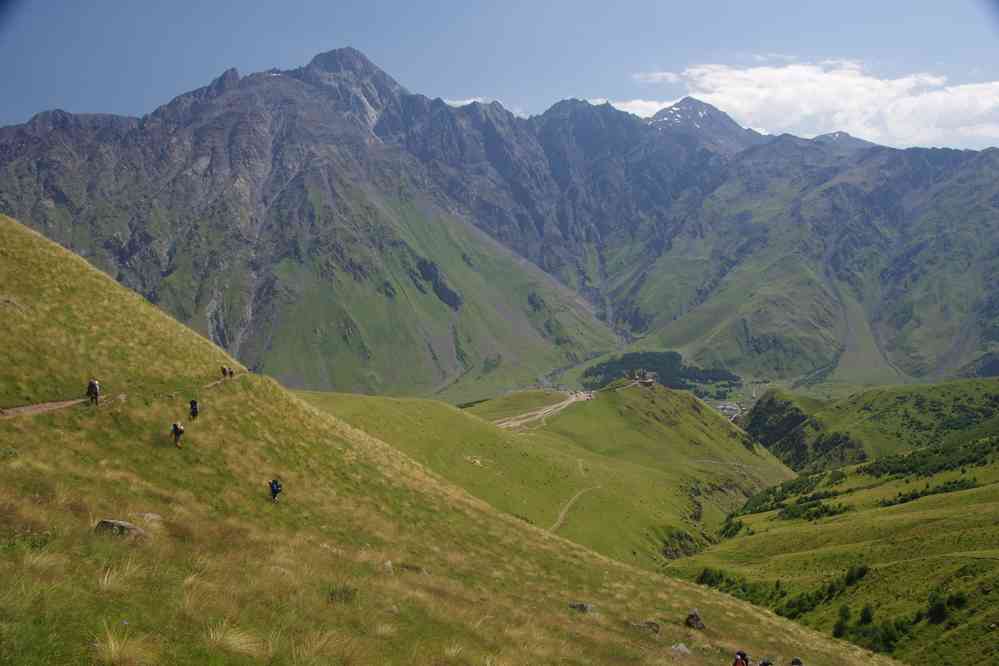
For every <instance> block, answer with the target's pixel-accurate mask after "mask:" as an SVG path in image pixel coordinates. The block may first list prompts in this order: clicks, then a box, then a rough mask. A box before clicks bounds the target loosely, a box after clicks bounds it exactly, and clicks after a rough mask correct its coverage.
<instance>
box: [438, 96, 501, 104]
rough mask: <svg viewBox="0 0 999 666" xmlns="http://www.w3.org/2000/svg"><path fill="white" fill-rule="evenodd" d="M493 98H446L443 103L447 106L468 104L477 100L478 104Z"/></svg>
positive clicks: (490, 100)
mask: <svg viewBox="0 0 999 666" xmlns="http://www.w3.org/2000/svg"><path fill="white" fill-rule="evenodd" d="M492 101H493V100H492V99H490V98H489V97H469V98H468V99H446V100H444V103H445V104H447V105H448V106H468V105H469V104H473V103H475V102H478V103H479V104H489V103H490V102H492Z"/></svg>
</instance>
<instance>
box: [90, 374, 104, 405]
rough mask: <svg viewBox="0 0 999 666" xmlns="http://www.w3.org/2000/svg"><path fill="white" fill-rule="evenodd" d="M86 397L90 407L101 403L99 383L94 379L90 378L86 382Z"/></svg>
mask: <svg viewBox="0 0 999 666" xmlns="http://www.w3.org/2000/svg"><path fill="white" fill-rule="evenodd" d="M87 397H88V398H89V399H90V404H91V405H97V404H99V403H100V401H101V383H100V382H98V381H97V380H96V379H93V378H91V380H90V381H89V382H87Z"/></svg>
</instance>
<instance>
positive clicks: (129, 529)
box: [94, 518, 146, 537]
mask: <svg viewBox="0 0 999 666" xmlns="http://www.w3.org/2000/svg"><path fill="white" fill-rule="evenodd" d="M94 531H95V532H97V533H98V534H110V535H113V536H130V537H144V536H146V531H145V530H144V529H142V528H141V527H139V526H138V525H134V524H132V523H129V522H126V521H124V520H111V519H110V518H104V519H102V520H99V521H97V525H96V526H94Z"/></svg>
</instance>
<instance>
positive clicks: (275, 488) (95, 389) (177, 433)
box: [87, 365, 284, 503]
mask: <svg viewBox="0 0 999 666" xmlns="http://www.w3.org/2000/svg"><path fill="white" fill-rule="evenodd" d="M235 376H236V373H235V371H234V370H233V369H232V368H230V367H229V366H227V365H223V366H222V379H223V380H225V379H232V378H233V377H235ZM87 399H88V400H89V402H90V404H91V405H94V406H97V405H100V402H101V383H100V382H99V381H98V380H97V378H96V377H92V378H91V379H90V381H88V382H87ZM188 406H189V412H188V413H189V414H190V415H191V420H192V421H196V420H197V419H198V414H200V413H201V406H200V405H199V404H198V401H197V400H196V399H192V400H191V401H190V403H188ZM170 435H171V436H172V437H173V445H174V446H176V447H177V448H178V449H179V448H181V446H180V440H181V438H182V437H183V436H184V424H183V423H181V422H180V421H174V422H173V423H172V424H171V425H170ZM267 488H268V490H270V493H271V501H272V502H274V503H277V501H278V495H280V494H281V492H282V491H283V490H284V487H283V486H282V485H281V481H280V480H278V479H276V478H275V479H271V480H270V481H268V482H267Z"/></svg>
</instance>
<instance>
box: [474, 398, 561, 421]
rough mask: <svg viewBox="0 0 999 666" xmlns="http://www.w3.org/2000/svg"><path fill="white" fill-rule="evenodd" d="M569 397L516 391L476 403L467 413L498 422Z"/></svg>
mask: <svg viewBox="0 0 999 666" xmlns="http://www.w3.org/2000/svg"><path fill="white" fill-rule="evenodd" d="M568 397H569V394H567V393H565V392H564V391H545V390H533V391H514V392H512V393H508V394H506V395H504V396H501V397H499V398H492V399H491V400H482V401H481V402H476V403H475V404H472V405H469V406H468V407H466V408H465V411H467V412H468V413H469V414H475V415H476V416H478V417H479V418H483V419H485V420H487V421H497V420H500V419H505V418H509V417H511V416H517V415H519V414H525V413H527V412H531V411H534V410H536V409H541V408H543V407H549V406H551V405H555V404H558V403H560V402H562V401H563V400H565V399H566V398H568Z"/></svg>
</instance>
